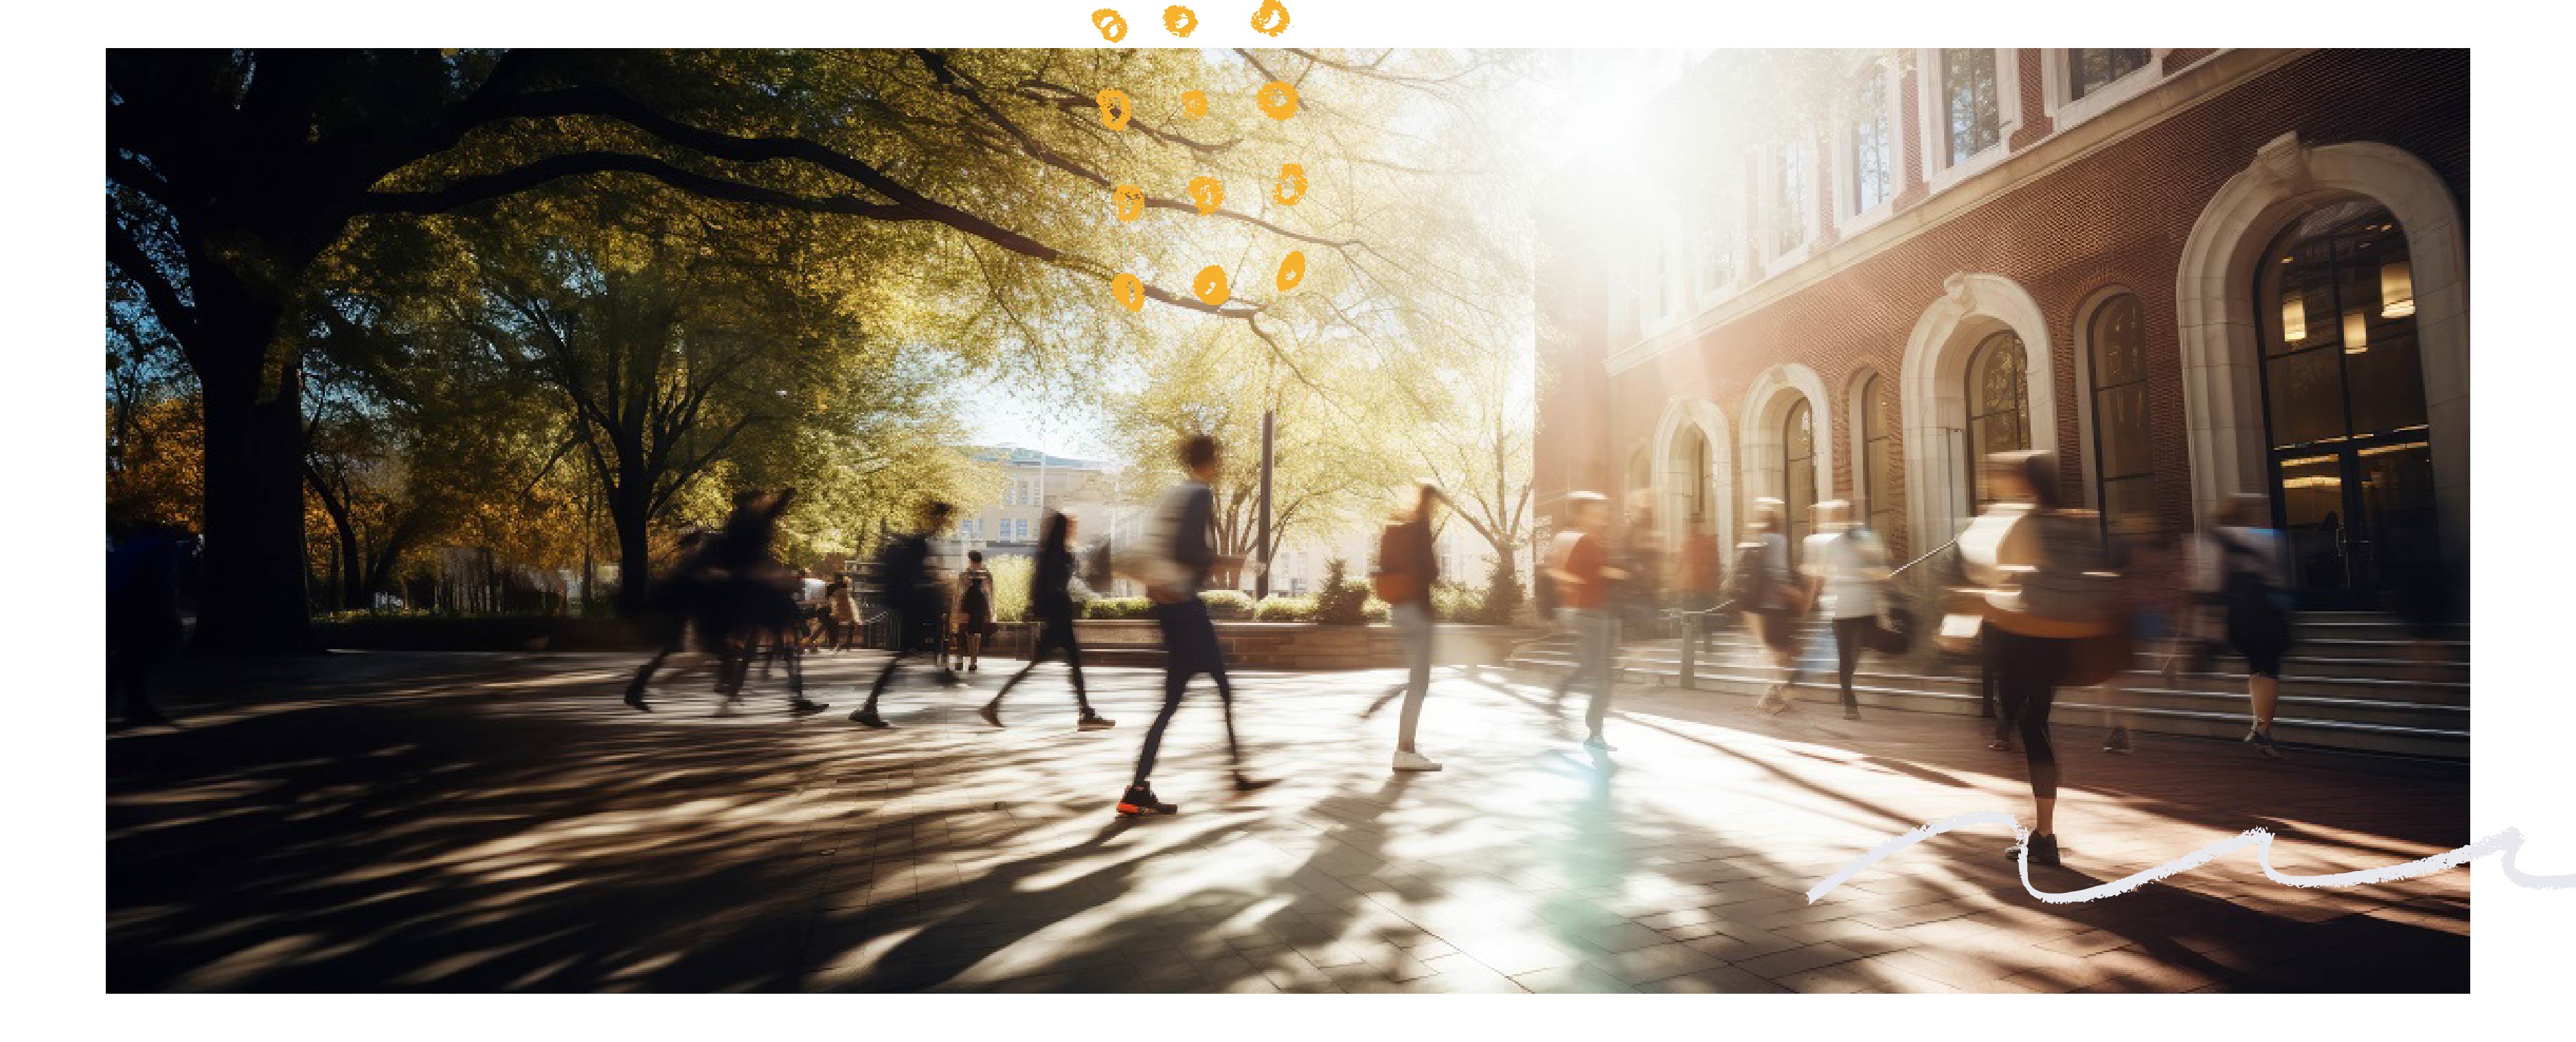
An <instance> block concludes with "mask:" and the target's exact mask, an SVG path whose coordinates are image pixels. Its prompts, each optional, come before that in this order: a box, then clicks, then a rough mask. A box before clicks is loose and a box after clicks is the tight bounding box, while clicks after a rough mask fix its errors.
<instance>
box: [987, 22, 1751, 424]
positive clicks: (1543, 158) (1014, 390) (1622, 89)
mask: <svg viewBox="0 0 2576 1042" xmlns="http://www.w3.org/2000/svg"><path fill="white" fill-rule="evenodd" d="M1705 53H1707V52H1705V51H1698V52H1686V51H1679V50H1580V51H1578V50H1566V51H1556V52H1551V53H1550V54H1549V55H1548V57H1549V59H1551V60H1549V61H1548V62H1546V63H1544V68H1545V73H1544V75H1543V78H1542V79H1541V80H1540V81H1538V82H1535V83H1532V84H1531V85H1530V87H1531V92H1532V93H1531V97H1530V99H1529V102H1528V107H1527V109H1526V110H1524V111H1525V112H1526V113H1527V118H1526V120H1525V121H1524V122H1523V125H1524V126H1526V127H1528V128H1529V129H1530V133H1529V134H1527V135H1526V136H1525V137H1524V138H1523V140H1522V141H1520V142H1519V146H1520V147H1522V148H1525V149H1527V150H1528V152H1527V155H1525V156H1523V157H1521V159H1520V160H1519V161H1520V162H1523V163H1527V164H1530V165H1531V166H1532V167H1533V168H1535V169H1549V168H1553V167H1555V166H1558V165H1561V164H1563V163H1565V162H1566V161H1568V160H1571V159H1573V158H1574V157H1576V156H1577V155H1581V154H1583V153H1586V152H1613V153H1619V152H1630V151H1633V150H1634V148H1635V146H1636V144H1637V139H1638V137H1639V135H1640V134H1642V133H1643V130H1644V127H1643V117H1644V112H1645V107H1646V103H1647V102H1648V101H1649V100H1650V99H1652V98H1653V97H1654V95H1655V93H1656V92H1657V91H1660V90H1662V89H1663V88H1664V87H1665V85H1667V84H1669V83H1671V82H1672V81H1673V79H1674V77H1676V76H1677V75H1679V74H1680V72H1681V70H1682V69H1683V67H1684V66H1685V65H1687V64H1688V61H1689V60H1690V59H1691V58H1694V57H1696V56H1698V55H1701V54H1705ZM964 404H965V410H964V417H965V420H966V425H967V429H968V430H969V431H971V432H973V433H972V436H973V438H974V440H975V442H976V443H977V444H981V445H1015V446H1019V447H1021V448H1031V449H1039V450H1042V451H1045V452H1050V453H1053V454H1055V455H1058V456H1072V457H1078V458H1082V459H1097V460H1110V461H1117V457H1118V454H1117V453H1116V452H1115V451H1114V450H1113V449H1111V448H1110V446H1109V444H1108V437H1107V431H1106V429H1105V427H1104V425H1103V423H1102V418H1101V417H1100V415H1099V413H1098V412H1097V410H1096V409H1093V408H1090V407H1088V405H1087V403H1079V402H1068V401H1064V400H1061V399H1060V398H1058V397H1056V396H1055V395H1053V394H1050V393H1049V392H1046V391H1044V390H1042V389H1038V388H1031V387H1025V386H1019V385H1015V384H1012V383H1008V382H997V383H995V384H994V385H992V386H991V387H989V388H986V389H983V390H979V391H975V392H972V393H970V394H968V395H967V396H966V401H965V403H964Z"/></svg>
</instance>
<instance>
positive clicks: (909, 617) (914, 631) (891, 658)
mask: <svg viewBox="0 0 2576 1042" xmlns="http://www.w3.org/2000/svg"><path fill="white" fill-rule="evenodd" d="M942 617H943V616H942V613H941V612H940V611H938V610H937V609H936V608H935V607H914V608H906V609H898V610H897V611H896V612H895V613H894V632H895V640H894V653H893V654H891V655H888V656H886V663H885V668H883V669H880V670H877V681H876V683H874V684H870V685H868V704H867V705H865V706H863V707H861V708H862V709H875V708H876V707H877V697H878V696H880V695H883V694H885V689H886V685H887V684H890V683H893V682H894V671H895V670H896V669H898V668H901V667H902V666H903V660H905V659H907V658H918V657H920V656H922V655H928V656H930V665H931V668H933V669H937V670H940V671H941V674H940V675H941V678H942V679H946V677H947V676H948V674H947V673H946V669H947V666H948V659H947V648H946V647H945V646H943V645H942V644H941V643H940V640H939V631H938V630H937V628H936V627H937V626H938V620H939V619H940V618H942Z"/></svg>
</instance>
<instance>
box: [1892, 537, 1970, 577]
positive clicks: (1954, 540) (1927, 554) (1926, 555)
mask: <svg viewBox="0 0 2576 1042" xmlns="http://www.w3.org/2000/svg"><path fill="white" fill-rule="evenodd" d="M1957 545H1959V537H1958V536H1951V537H1950V541H1949V542H1946V543H1943V544H1941V545H1939V546H1936V547H1933V548H1932V549H1929V550H1926V551H1923V556H1921V557H1917V558H1915V559H1913V560H1911V561H1907V562H1905V563H1904V564H1902V565H1899V566H1897V568H1896V570H1895V571H1892V572H1889V573H1887V577H1888V578H1890V579H1893V578H1896V577H1897V576H1900V575H1903V574H1905V573H1906V572H1907V571H1909V570H1911V569H1912V568H1913V567H1914V566H1915V565H1918V564H1922V563H1923V562H1925V561H1929V560H1931V559H1932V558H1933V556H1934V555H1936V554H1939V553H1940V552H1941V551H1943V550H1947V549H1950V548H1951V547H1954V546H1957Z"/></svg>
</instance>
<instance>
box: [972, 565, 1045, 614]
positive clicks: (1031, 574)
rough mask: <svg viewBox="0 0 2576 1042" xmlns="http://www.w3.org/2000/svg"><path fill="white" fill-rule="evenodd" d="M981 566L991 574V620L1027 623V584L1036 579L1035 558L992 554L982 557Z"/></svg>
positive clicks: (1036, 567) (1036, 566)
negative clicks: (982, 562)
mask: <svg viewBox="0 0 2576 1042" xmlns="http://www.w3.org/2000/svg"><path fill="white" fill-rule="evenodd" d="M984 567H985V568H986V569H987V570H989V571H991V572H992V573H993V618H994V619H995V620H996V621H999V622H1027V621H1030V619H1029V585H1030V581H1031V580H1033V579H1035V578H1037V571H1038V559H1037V558H1034V557H1021V556H1019V555H1017V554H1013V555H1009V556H1001V555H992V556H987V557H985V558H984Z"/></svg>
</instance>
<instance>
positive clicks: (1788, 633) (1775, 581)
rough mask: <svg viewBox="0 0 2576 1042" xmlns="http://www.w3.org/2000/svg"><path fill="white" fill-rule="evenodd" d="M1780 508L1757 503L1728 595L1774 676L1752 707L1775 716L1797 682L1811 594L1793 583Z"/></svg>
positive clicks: (1738, 551) (1786, 703)
mask: <svg viewBox="0 0 2576 1042" xmlns="http://www.w3.org/2000/svg"><path fill="white" fill-rule="evenodd" d="M1780 507H1781V503H1780V501H1779V500H1777V499H1770V498H1767V497H1766V498H1763V499H1757V500H1754V501H1753V519H1752V525H1751V528H1752V536H1753V537H1752V538H1751V539H1748V540H1746V541H1744V542H1742V543H1739V544H1737V545H1736V547H1735V568H1734V570H1733V572H1734V580H1735V586H1734V589H1732V590H1730V591H1728V592H1729V595H1730V596H1731V597H1733V599H1734V601H1735V608H1736V610H1737V611H1740V612H1743V613H1744V623H1745V628H1747V629H1750V630H1752V631H1753V633H1754V635H1755V636H1756V637H1758V638H1760V639H1761V641H1762V646H1763V648H1765V649H1766V650H1767V651H1768V653H1769V655H1770V658H1771V668H1772V669H1773V670H1774V671H1775V673H1776V679H1774V680H1773V681H1772V682H1771V685H1770V686H1769V687H1767V688H1765V689H1764V690H1763V692H1762V697H1761V698H1760V699H1757V700H1756V701H1755V702H1754V703H1753V708H1755V709H1757V710H1760V711H1763V712H1767V713H1771V714H1774V715H1777V714H1779V713H1780V712H1782V711H1784V710H1787V709H1789V708H1790V703H1789V699H1788V691H1789V688H1790V687H1791V686H1792V685H1794V684H1796V683H1797V682H1798V629H1797V628H1798V619H1799V618H1801V617H1803V616H1804V615H1806V614H1807V607H1808V605H1807V595H1808V592H1809V591H1808V588H1807V585H1806V584H1805V583H1803V582H1799V581H1797V580H1796V579H1794V578H1792V574H1791V572H1790V569H1789V537H1787V536H1785V535H1782V534H1780Z"/></svg>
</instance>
